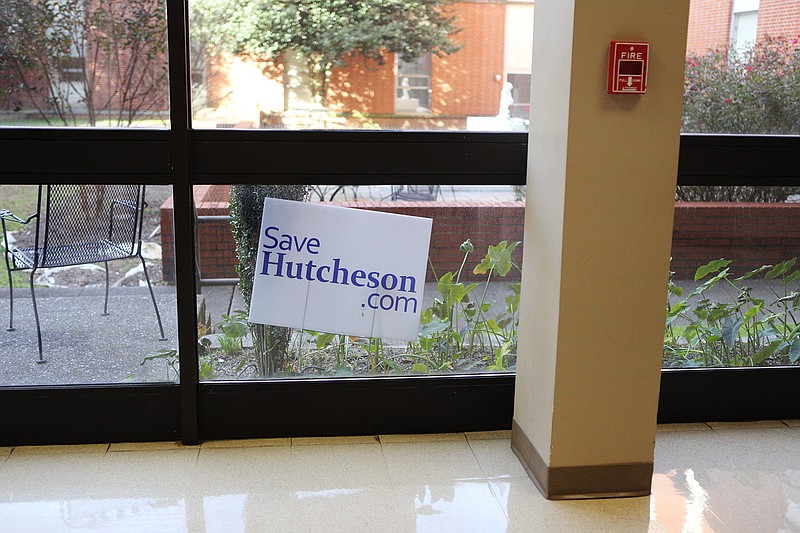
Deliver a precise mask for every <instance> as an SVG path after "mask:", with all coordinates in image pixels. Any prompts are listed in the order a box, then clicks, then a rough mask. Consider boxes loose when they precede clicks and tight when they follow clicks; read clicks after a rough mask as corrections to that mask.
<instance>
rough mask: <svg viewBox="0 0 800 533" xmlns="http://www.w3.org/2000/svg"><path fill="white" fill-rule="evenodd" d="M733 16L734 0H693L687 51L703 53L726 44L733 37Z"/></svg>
mask: <svg viewBox="0 0 800 533" xmlns="http://www.w3.org/2000/svg"><path fill="white" fill-rule="evenodd" d="M762 3H763V1H762ZM732 18H733V0H692V1H691V3H690V4H689V36H688V39H687V42H686V51H687V52H696V53H698V54H702V53H703V52H705V51H706V50H708V49H714V48H718V47H720V46H724V45H726V44H727V43H728V42H729V41H730V39H731V20H732Z"/></svg>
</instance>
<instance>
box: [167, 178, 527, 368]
mask: <svg viewBox="0 0 800 533" xmlns="http://www.w3.org/2000/svg"><path fill="white" fill-rule="evenodd" d="M194 195H195V203H196V207H197V216H198V240H197V246H198V264H199V270H200V277H201V283H200V285H201V292H202V294H201V295H200V297H199V302H200V304H199V313H198V331H199V333H200V338H201V345H202V347H201V353H202V355H201V358H200V374H201V377H202V379H207V380H208V379H263V378H270V377H280V378H287V377H314V376H327V377H331V376H342V377H344V376H351V375H371V376H381V375H407V374H418V375H419V374H439V373H474V372H503V371H513V370H514V368H515V361H516V340H517V324H518V318H519V317H518V302H519V282H520V270H519V267H520V264H521V258H522V244H521V243H520V241H521V240H522V231H523V218H524V202H522V201H521V200H520V199H519V198H518V195H517V193H515V191H514V190H513V188H512V187H511V186H449V185H447V186H444V185H442V186H439V185H432V186H428V185H426V186H417V185H403V186H400V185H395V186H389V185H386V186H330V185H328V186H312V187H305V186H296V185H292V186H258V185H245V186H237V185H234V186H226V185H205V186H197V187H195V190H194ZM265 195H270V196H274V197H279V198H289V199H296V200H299V199H306V200H307V201H308V202H310V203H315V204H323V203H324V204H325V205H329V206H337V207H340V208H348V209H350V210H368V211H379V212H383V213H393V214H400V215H409V216H415V217H423V218H428V219H432V221H433V222H432V234H431V240H430V247H429V248H428V249H427V251H425V250H423V255H422V259H423V263H424V259H425V257H426V256H427V259H428V268H427V273H426V274H425V279H424V284H423V283H421V284H420V285H424V292H423V290H418V289H422V287H421V286H420V287H416V285H415V281H413V280H412V281H409V279H408V278H403V277H402V276H399V274H398V279H400V280H401V281H398V283H402V282H403V281H402V280H405V281H406V282H408V283H410V284H411V285H408V286H406V288H407V289H409V290H407V291H405V292H403V294H400V293H397V291H394V292H392V291H388V292H389V293H391V294H392V295H393V296H386V297H384V293H385V292H387V291H384V292H382V293H380V294H378V296H372V295H368V294H367V293H369V292H370V291H369V290H366V289H364V290H366V292H365V293H364V297H366V298H367V300H365V301H367V302H369V301H371V303H372V304H374V305H369V307H370V308H371V309H373V311H371V310H370V309H367V306H366V305H365V306H362V307H364V309H363V311H364V312H366V313H370V312H372V313H374V314H376V315H378V314H380V313H382V312H385V313H386V315H387V316H388V315H390V314H391V313H389V311H387V310H391V311H395V310H397V309H400V311H403V312H415V311H418V313H419V321H418V322H417V321H415V322H414V324H413V332H412V338H411V340H400V341H398V340H396V339H389V338H382V339H381V338H371V337H369V336H368V335H365V334H359V333H356V332H354V331H353V332H350V331H337V332H329V331H324V330H315V331H311V328H306V330H302V329H301V328H300V327H297V328H294V329H288V328H278V327H271V326H257V325H255V324H250V323H249V322H248V312H249V307H248V302H249V300H250V295H251V290H252V289H251V287H252V278H253V272H254V270H253V267H252V266H250V267H247V266H245V267H244V268H243V266H242V265H247V264H248V261H249V262H250V263H249V264H251V265H252V264H253V263H252V261H254V260H255V259H254V254H255V253H257V252H258V247H257V246H256V245H252V244H251V243H252V242H254V241H253V239H255V240H257V239H258V234H259V233H260V223H261V212H260V211H261V209H260V206H262V205H263V202H262V199H263V198H264V197H265ZM232 197H233V201H234V202H235V203H236V204H237V206H238V207H235V208H234V209H231V208H230V201H231V198H232ZM273 233H274V235H272V236H273V237H277V238H278V239H279V240H281V241H283V240H284V238H285V236H283V235H282V234H281V232H280V231H278V230H275V231H274V232H273ZM334 233H336V234H340V235H341V236H342V237H343V238H345V239H348V240H350V241H354V242H359V239H360V235H359V228H353V227H345V226H342V227H341V231H339V230H337V229H334ZM287 234H288V233H287ZM295 237H297V242H299V243H300V244H299V245H298V244H297V243H295V244H293V245H292V246H295V248H296V247H297V246H300V247H302V246H303V245H302V242H303V239H304V237H302V236H295ZM305 238H306V239H308V240H306V242H308V243H309V246H315V248H314V249H313V250H312V249H309V250H308V251H309V253H310V254H314V255H309V253H306V254H305V255H303V254H302V253H299V254H298V253H294V252H291V253H287V255H286V258H285V260H286V261H289V260H295V256H297V257H300V256H302V259H303V265H302V268H303V269H304V270H303V271H302V272H303V273H302V275H303V276H304V279H303V280H300V282H299V283H298V290H299V291H300V292H298V293H297V295H295V296H291V297H290V296H284V297H282V298H278V299H273V300H270V301H269V303H268V305H270V306H274V307H275V308H277V309H282V308H286V309H288V308H289V307H293V306H294V303H296V302H298V301H299V302H301V303H302V302H306V303H305V305H306V306H307V307H306V309H307V310H306V311H305V312H304V314H310V313H311V311H314V309H313V307H314V306H317V305H322V304H321V303H319V302H320V301H321V300H315V299H314V298H309V297H308V294H309V286H310V285H313V284H314V283H319V282H330V281H331V279H332V278H333V277H334V275H333V274H332V273H333V272H334V271H335V270H337V269H338V270H339V273H338V274H340V275H337V276H336V279H337V283H338V284H339V285H341V287H339V286H337V290H338V289H339V288H343V291H345V292H346V291H350V290H355V289H353V286H354V285H355V286H369V281H368V278H367V277H364V276H369V275H371V273H369V272H365V271H368V270H369V268H365V267H366V266H368V265H357V264H355V263H354V262H353V261H352V260H349V259H348V258H347V257H344V256H343V257H341V259H338V260H334V263H336V264H333V265H332V266H331V265H327V266H326V264H322V262H321V261H320V260H319V258H321V257H322V255H316V254H315V252H316V251H317V250H322V249H324V248H325V247H326V245H327V243H326V242H321V243H319V242H318V243H316V244H315V243H313V239H314V236H313V235H306V236H305ZM290 239H291V237H290ZM323 241H324V239H323ZM287 242H288V241H287ZM293 242H294V241H293ZM385 244H386V245H387V246H389V247H392V246H400V244H399V243H398V244H396V245H395V244H393V243H392V242H391V241H388V240H387V242H386V243H385ZM287 246H288V245H287ZM365 246H366V245H365ZM323 251H324V250H323ZM366 251H367V252H368V254H371V253H380V251H378V250H374V249H367V250H366ZM168 253H169V252H168V251H166V250H165V255H167V254H168ZM402 253H403V251H402V250H401V254H402ZM243 254H244V255H243ZM243 258H244V259H243ZM308 258H312V259H314V260H315V264H313V265H312V266H311V267H309V266H308V262H306V261H305V260H306V259H308ZM297 261H299V259H297ZM323 262H324V261H323ZM237 265H238V267H237ZM274 266H275V265H273V267H274ZM295 266H296V265H295ZM283 267H286V268H289V267H288V266H287V264H286V263H284V264H283ZM328 267H330V268H328ZM237 268H238V270H237ZM270 268H271V267H270ZM275 268H277V267H275ZM308 268H311V269H313V270H312V271H311V272H310V274H309V271H308ZM326 268H328V270H327V271H326V272H325V273H324V275H322V276H317V274H315V272H318V271H319V270H320V269H322V270H324V269H326ZM359 268H364V269H365V271H362V272H361V274H364V276H362V277H363V279H360V278H358V276H360V275H361V274H359V270H358V269H359ZM403 268H406V267H405V266H402V267H398V268H397V269H395V270H397V271H398V272H399V271H400V270H402V269H403ZM423 268H424V267H423ZM345 269H346V270H347V273H343V270H345ZM392 271H394V270H392ZM239 273H242V277H241V278H240V276H239ZM284 273H285V272H284ZM328 273H331V275H330V276H328ZM268 274H269V275H275V274H276V273H275V272H272V271H270V272H268ZM287 275H288V274H287ZM288 276H289V277H292V276H293V275H288ZM354 276H355V278H354ZM326 278H328V279H326ZM390 278H391V279H390ZM376 279H377V275H376ZM387 279H388V280H389V281H390V282H393V280H394V278H392V276H389V277H388V278H387ZM306 280H307V281H306ZM376 283H377V282H376ZM381 283H382V282H381ZM387 283H389V282H387ZM348 284H349V285H348ZM345 285H348V286H347V287H345ZM385 285H386V284H383V285H382V286H385ZM312 288H313V287H312ZM385 288H387V289H391V287H385ZM378 290H379V289H376V291H378ZM398 290H400V289H398ZM304 291H305V292H304ZM301 293H302V294H301ZM395 293H396V294H395ZM412 293H413V294H412ZM342 294H343V293H342ZM398 295H399V296H402V298H400V297H398ZM342 298H344V297H342ZM369 298H372V300H369ZM290 300H291V301H290ZM398 302H400V304H399V308H398V307H397V306H396V305H395V304H398ZM262 303H263V302H262ZM326 305H327V303H326ZM333 305H334V310H333V311H332V313H334V314H335V313H340V312H345V310H344V309H343V308H339V307H336V305H337V304H336V302H334V304H333ZM281 306H284V307H281ZM393 306H394V307H393ZM390 308H391V309H390ZM381 309H382V310H383V311H381ZM309 310H310V311H309ZM287 313H288V311H287ZM379 319H381V320H389V318H386V317H379ZM258 328H261V329H260V330H259V329H258ZM254 334H255V335H256V341H255V342H254V340H253V338H254V337H253V335H254ZM259 335H263V336H265V337H266V338H267V339H268V341H269V342H267V343H265V344H266V346H263V345H259V342H258V338H259V337H258V336H259Z"/></svg>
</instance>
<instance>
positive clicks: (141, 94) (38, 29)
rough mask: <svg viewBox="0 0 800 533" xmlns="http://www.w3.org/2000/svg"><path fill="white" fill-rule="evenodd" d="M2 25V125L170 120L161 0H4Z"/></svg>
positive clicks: (136, 123) (133, 123)
mask: <svg viewBox="0 0 800 533" xmlns="http://www.w3.org/2000/svg"><path fill="white" fill-rule="evenodd" d="M0 28H2V32H0V125H13V126H37V127H44V126H79V127H86V126H103V127H156V128H162V127H165V126H167V125H168V123H169V94H168V79H167V78H168V75H167V74H168V73H167V37H166V10H165V2H164V0H125V1H124V2H121V1H120V2H116V1H115V2H96V1H90V0H49V1H46V2H44V1H42V2H37V1H31V0H2V1H0Z"/></svg>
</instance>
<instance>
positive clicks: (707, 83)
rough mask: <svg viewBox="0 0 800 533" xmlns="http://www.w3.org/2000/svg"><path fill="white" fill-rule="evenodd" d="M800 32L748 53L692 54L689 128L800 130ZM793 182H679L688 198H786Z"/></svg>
mask: <svg viewBox="0 0 800 533" xmlns="http://www.w3.org/2000/svg"><path fill="white" fill-rule="evenodd" d="M798 38H800V36H798V37H796V38H793V39H787V38H766V39H764V40H763V41H761V42H760V43H758V44H756V45H755V46H753V47H752V48H751V49H749V50H747V51H745V52H744V53H741V52H736V51H734V50H733V49H732V48H727V47H723V48H719V49H716V50H710V51H708V52H707V53H705V54H690V55H689V56H688V57H687V59H686V77H685V82H684V83H685V85H684V93H683V131H684V132H685V133H739V134H778V135H798V134H800V105H799V104H800V45H798ZM797 192H798V190H797V189H795V188H791V187H679V188H678V199H679V200H689V201H732V202H747V201H773V202H774V201H778V202H780V201H784V200H785V199H786V197H787V196H788V195H789V194H795V193H797Z"/></svg>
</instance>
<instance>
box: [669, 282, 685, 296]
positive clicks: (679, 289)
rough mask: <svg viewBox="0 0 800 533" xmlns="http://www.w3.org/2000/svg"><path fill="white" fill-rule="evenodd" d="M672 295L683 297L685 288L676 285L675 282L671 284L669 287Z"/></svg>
mask: <svg viewBox="0 0 800 533" xmlns="http://www.w3.org/2000/svg"><path fill="white" fill-rule="evenodd" d="M667 289H668V291H669V293H670V294H674V295H675V296H683V287H681V286H680V285H675V284H674V283H673V282H671V281H670V282H669V285H668V287H667Z"/></svg>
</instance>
